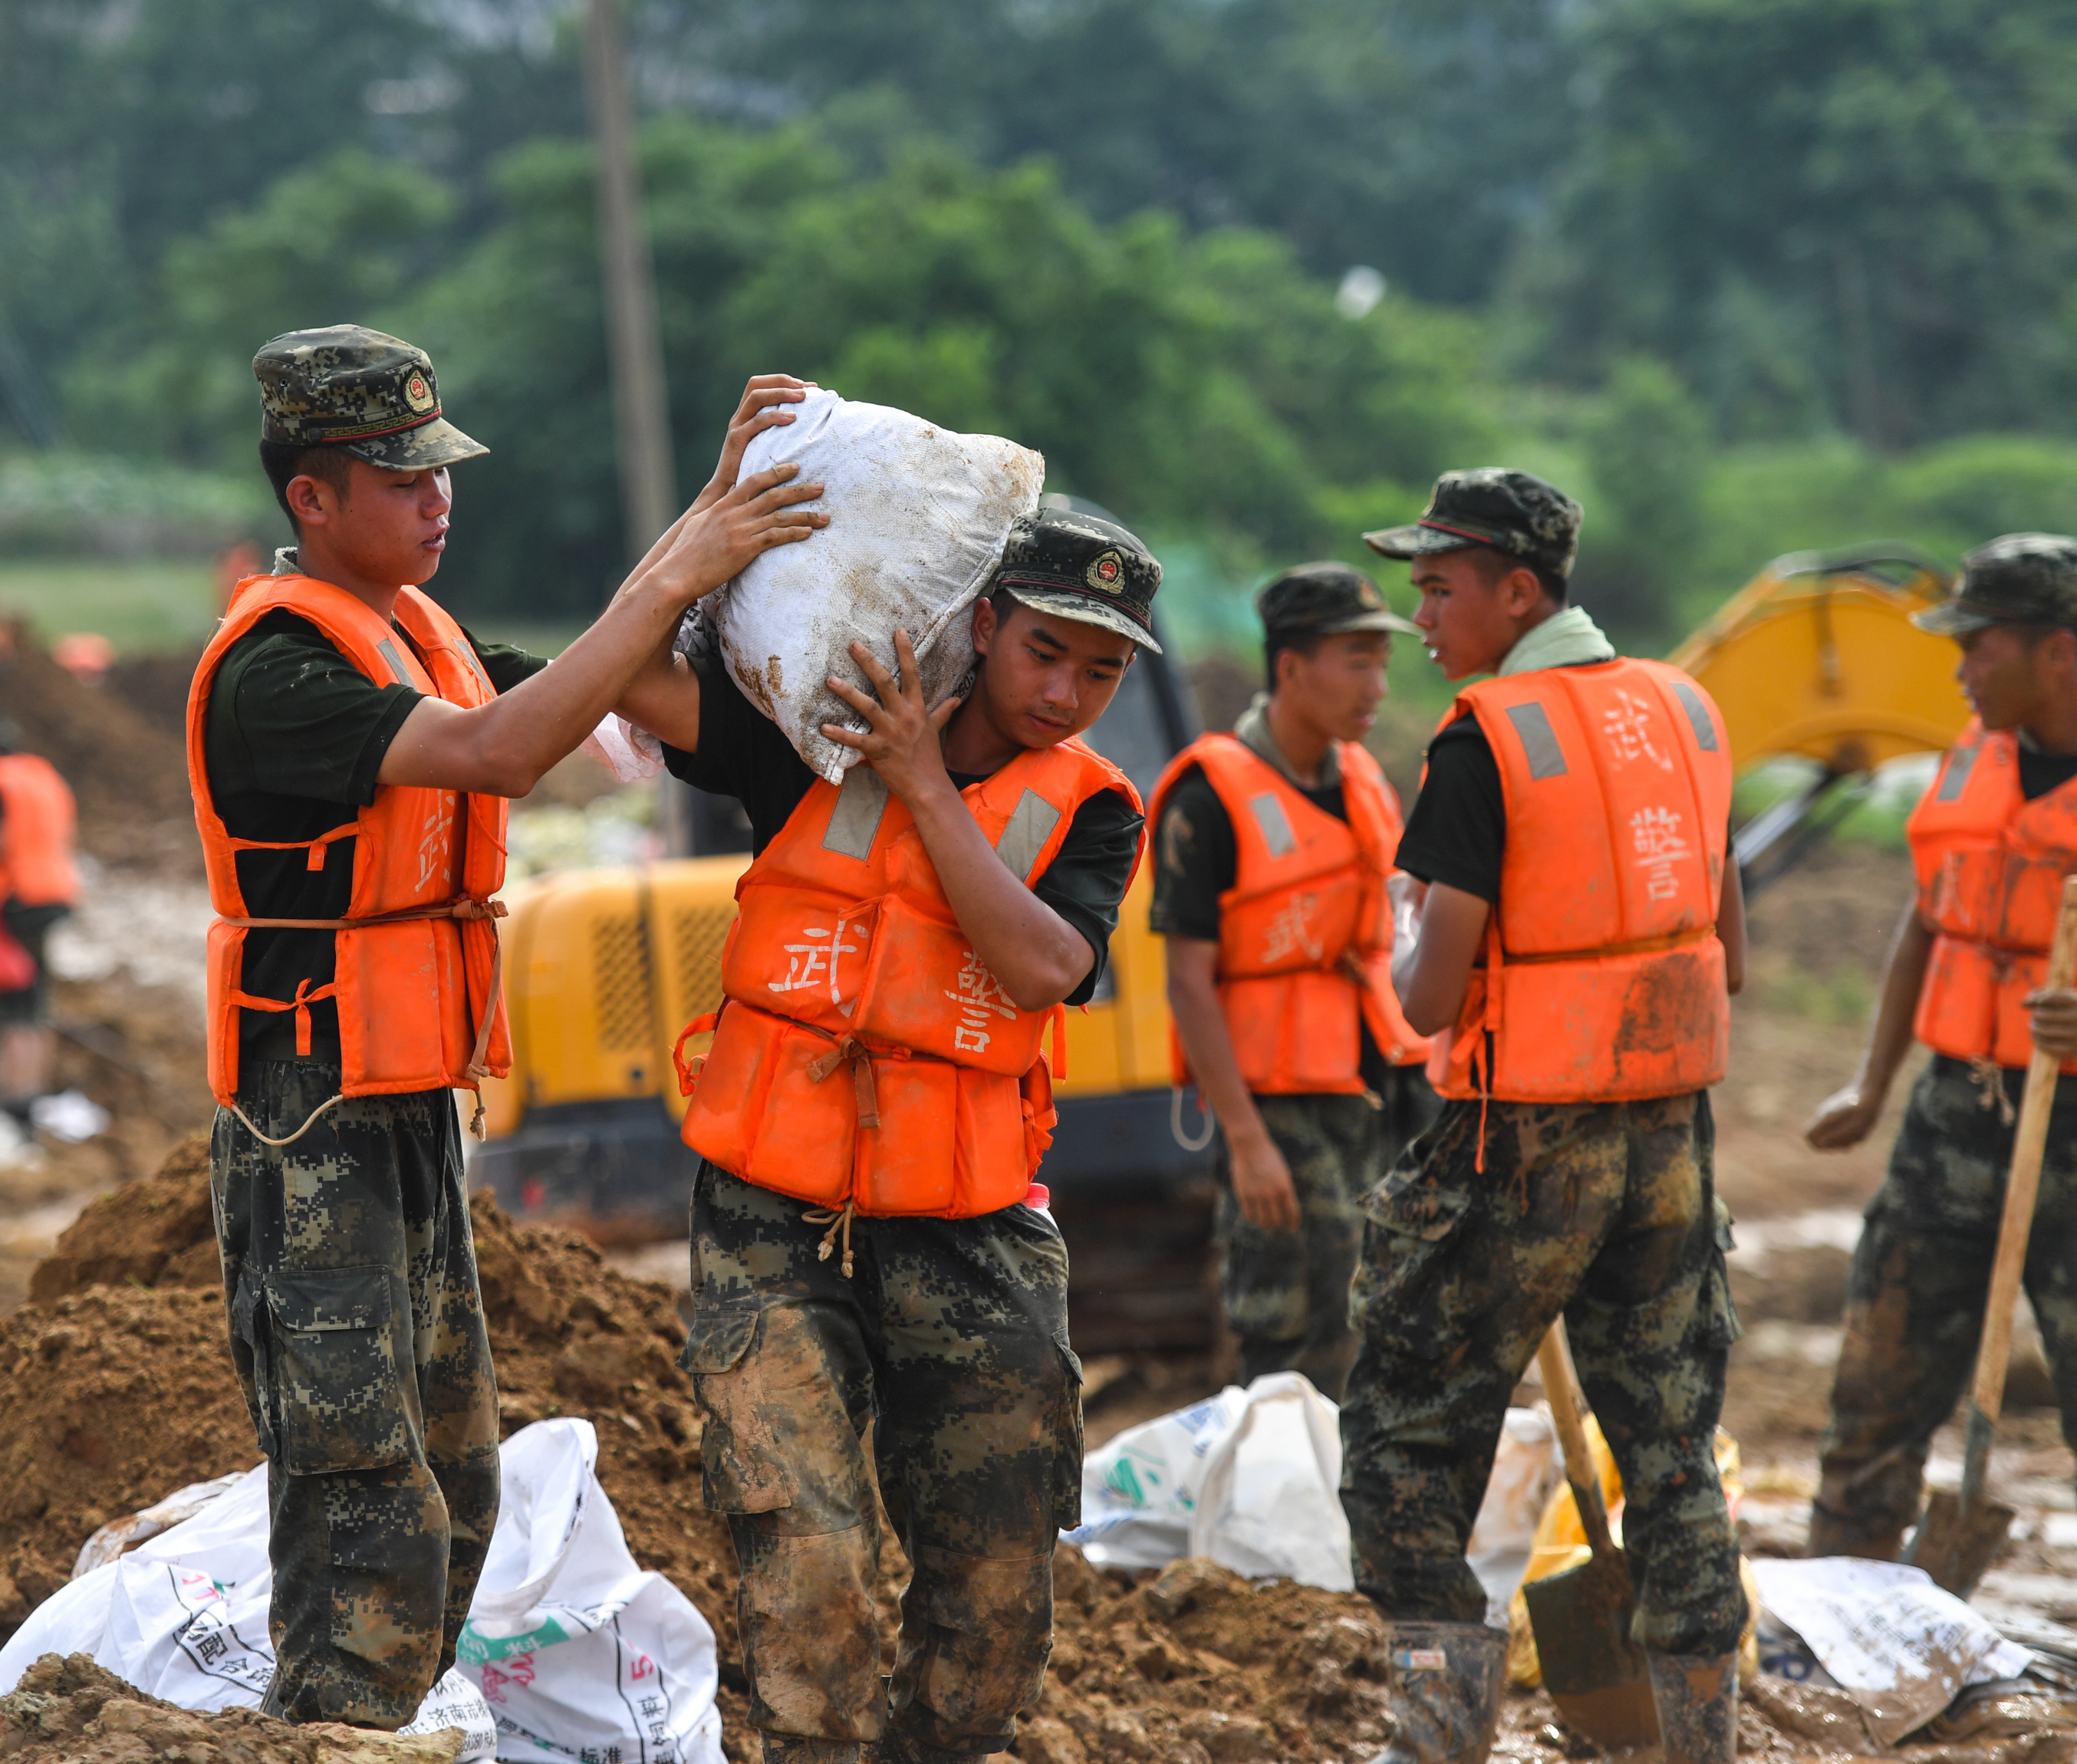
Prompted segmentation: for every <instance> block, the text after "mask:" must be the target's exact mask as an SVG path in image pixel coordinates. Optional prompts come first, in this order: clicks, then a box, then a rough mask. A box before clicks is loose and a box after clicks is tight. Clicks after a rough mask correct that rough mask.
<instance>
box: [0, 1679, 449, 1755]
mask: <svg viewBox="0 0 2077 1764" xmlns="http://www.w3.org/2000/svg"><path fill="white" fill-rule="evenodd" d="M459 1750H460V1730H459V1729H453V1728H450V1729H447V1730H445V1732H444V1733H438V1734H427V1735H425V1736H423V1737H415V1738H412V1739H402V1738H398V1737H396V1736H395V1735H393V1734H388V1733H364V1732H361V1731H360V1730H358V1729H354V1728H350V1727H336V1726H334V1725H333V1724H331V1723H329V1722H322V1723H318V1724H314V1725H313V1726H310V1727H291V1726H289V1724H288V1723H287V1722H286V1721H277V1720H273V1718H272V1717H271V1716H264V1715H262V1714H260V1712H259V1711H257V1710H256V1709H227V1710H225V1711H224V1712H223V1713H221V1714H219V1715H197V1714H195V1713H194V1712H191V1711H189V1710H187V1709H182V1708H175V1707H174V1705H173V1704H170V1703H161V1702H160V1700H158V1698H156V1697H155V1696H147V1695H144V1692H143V1691H139V1690H138V1689H136V1688H135V1687H133V1686H131V1685H128V1684H125V1683H123V1680H122V1679H119V1678H117V1677H116V1676H115V1675H114V1673H112V1672H109V1671H106V1670H103V1669H102V1667H100V1666H96V1665H95V1664H94V1662H93V1660H92V1659H90V1658H89V1657H88V1656H87V1655H85V1654H73V1655H72V1656H71V1657H70V1658H60V1657H59V1656H58V1655H56V1654H45V1655H44V1657H43V1658H42V1659H40V1660H39V1661H37V1662H36V1663H35V1665H34V1666H31V1667H30V1668H29V1670H28V1671H27V1673H25V1674H24V1675H23V1678H22V1682H21V1683H19V1685H17V1686H16V1687H15V1689H14V1690H13V1691H10V1692H9V1694H8V1695H6V1696H0V1757H5V1758H8V1759H10V1761H12V1764H86V1761H87V1760H89V1759H91V1760H92V1761H93V1764H148V1761H154V1760H157V1759H161V1758H163V1759H164V1760H166V1761H167V1764H198V1761H200V1760H202V1759H208V1760H210V1764H219V1761H220V1764H452V1759H453V1758H454V1756H455V1754H456V1752H457V1751H459Z"/></svg>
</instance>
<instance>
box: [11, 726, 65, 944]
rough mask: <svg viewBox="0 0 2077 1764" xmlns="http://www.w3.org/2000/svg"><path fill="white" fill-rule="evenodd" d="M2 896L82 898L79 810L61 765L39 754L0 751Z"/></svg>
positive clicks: (46, 902)
mask: <svg viewBox="0 0 2077 1764" xmlns="http://www.w3.org/2000/svg"><path fill="white" fill-rule="evenodd" d="M0 810H4V811H5V812H4V813H0V901H13V902H14V903H15V905H17V906H70V905H73V903H74V902H75V901H77V900H78V899H79V872H78V871H77V869H76V868H74V867H73V861H72V849H73V822H74V820H75V819H76V818H77V811H76V810H75V809H74V807H73V800H72V792H71V790H70V789H69V788H68V787H67V786H66V784H65V780H64V779H62V778H60V776H58V772H57V768H56V767H55V766H53V765H52V763H50V761H49V760H48V759H44V758H43V757H42V756H41V755H38V754H33V753H10V754H0Z"/></svg>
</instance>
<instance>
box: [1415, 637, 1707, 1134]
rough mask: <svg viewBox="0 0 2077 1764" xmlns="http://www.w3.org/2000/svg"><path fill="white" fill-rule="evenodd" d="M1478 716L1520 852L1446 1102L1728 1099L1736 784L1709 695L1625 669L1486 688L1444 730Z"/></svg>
mask: <svg viewBox="0 0 2077 1764" xmlns="http://www.w3.org/2000/svg"><path fill="white" fill-rule="evenodd" d="M1462 716H1473V717H1476V718H1477V719H1478V722H1479V725H1480V728H1481V729H1483V730H1484V732H1485V734H1486V738H1487V740H1488V743H1490V744H1491V746H1492V751H1493V756H1494V759H1495V761H1496V763H1497V764H1498V766H1499V768H1500V775H1501V791H1502V794H1503V796H1504V797H1505V802H1506V809H1507V837H1506V846H1505V854H1504V856H1503V859H1502V863H1501V893H1500V900H1499V902H1498V904H1497V905H1496V908H1495V910H1494V913H1493V917H1492V920H1491V921H1490V922H1489V925H1488V938H1487V950H1488V955H1487V960H1486V964H1485V965H1484V967H1480V968H1478V969H1475V970H1474V971H1473V972H1472V975H1471V983H1470V984H1469V986H1468V987H1467V990H1466V993H1465V998H1464V1004H1463V1009H1462V1010H1461V1011H1460V1012H1459V1016H1458V1019H1457V1021H1456V1023H1455V1026H1453V1027H1452V1028H1451V1031H1450V1033H1449V1034H1448V1035H1447V1036H1446V1037H1438V1038H1437V1045H1436V1050H1435V1053H1434V1057H1433V1058H1432V1059H1430V1063H1429V1075H1430V1078H1431V1079H1432V1080H1434V1084H1435V1087H1436V1088H1437V1089H1438V1090H1439V1091H1441V1092H1442V1093H1443V1094H1444V1095H1446V1096H1459V1097H1468V1096H1481V1095H1485V1096H1492V1097H1493V1098H1495V1099H1497V1100H1501V1101H1505V1102H1596V1101H1623V1100H1638V1099H1642V1098H1646V1097H1651V1096H1675V1095H1679V1094H1680V1093H1682V1092H1687V1091H1690V1090H1696V1089H1700V1088H1702V1087H1704V1086H1705V1085H1708V1084H1714V1083H1716V1082H1717V1080H1718V1079H1720V1078H1721V1076H1722V1075H1723V1073H1724V1067H1725V1063H1726V1060H1727V1059H1728V1056H1729V994H1728V992H1727V991H1726V988H1725V969H1724V950H1723V945H1722V944H1721V942H1719V940H1718V939H1717V936H1716V934H1715V926H1716V918H1717V906H1718V903H1719V901H1720V900H1721V893H1722V888H1723V870H1724V864H1725V847H1726V844H1727V835H1728V833H1729V818H1730V793H1731V767H1730V758H1729V751H1728V747H1727V743H1725V740H1724V738H1723V735H1722V732H1721V720H1720V719H1719V718H1718V717H1717V713H1716V709H1715V706H1714V705H1712V704H1711V703H1710V701H1709V697H1708V695H1707V694H1706V693H1704V692H1703V691H1702V689H1701V688H1700V687H1699V686H1698V685H1696V684H1695V682H1694V681H1692V680H1690V679H1688V676H1686V675H1684V674H1682V673H1680V672H1679V671H1678V670H1677V669H1675V668H1669V667H1667V666H1666V665H1665V664H1663V663H1660V662H1650V661H1638V660H1633V659H1627V658H1624V659H1617V660H1615V661H1612V662H1603V663H1597V664H1593V665H1591V666H1588V667H1583V668H1545V669H1540V670H1538V671H1537V672H1532V673H1527V674H1518V675H1513V676H1506V677H1505V678H1501V679H1495V680H1484V681H1482V682H1480V684H1477V685H1476V686H1473V687H1471V688H1469V689H1467V690H1466V691H1465V692H1463V693H1461V694H1460V695H1459V697H1458V699H1457V702H1456V704H1455V706H1454V707H1453V708H1452V709H1451V713H1450V715H1449V716H1447V717H1446V718H1444V719H1443V721H1444V723H1445V724H1447V723H1448V722H1452V721H1454V720H1455V718H1458V717H1462Z"/></svg>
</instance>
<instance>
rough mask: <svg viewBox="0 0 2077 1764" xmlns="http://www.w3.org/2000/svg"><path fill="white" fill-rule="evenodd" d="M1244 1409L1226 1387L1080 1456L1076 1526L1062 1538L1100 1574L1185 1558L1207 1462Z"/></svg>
mask: <svg viewBox="0 0 2077 1764" xmlns="http://www.w3.org/2000/svg"><path fill="white" fill-rule="evenodd" d="M1245 1408H1247V1392H1245V1391H1243V1390H1242V1389H1241V1387H1239V1386H1238V1384H1229V1385H1228V1386H1227V1387H1226V1388H1225V1389H1224V1390H1222V1391H1221V1392H1219V1394H1218V1395H1217V1396H1213V1397H1210V1398H1209V1399H1207V1400H1205V1401H1204V1402H1201V1403H1193V1404H1191V1405H1190V1406H1189V1407H1188V1408H1179V1409H1175V1410H1172V1411H1171V1412H1169V1413H1168V1414H1166V1415H1163V1416H1159V1417H1156V1418H1155V1420H1153V1421H1142V1422H1141V1423H1140V1424H1139V1425H1138V1426H1137V1427H1128V1428H1126V1429H1125V1430H1124V1431H1123V1432H1122V1433H1119V1434H1118V1435H1117V1436H1116V1437H1114V1438H1113V1439H1111V1440H1109V1441H1108V1442H1106V1443H1105V1444H1104V1445H1103V1446H1100V1447H1099V1448H1098V1449H1097V1450H1094V1451H1092V1452H1089V1453H1087V1454H1084V1457H1083V1458H1082V1522H1081V1524H1080V1526H1078V1527H1077V1528H1076V1529H1075V1530H1073V1531H1068V1532H1063V1533H1061V1536H1062V1537H1064V1538H1065V1539H1066V1540H1067V1541H1068V1542H1069V1543H1071V1544H1073V1545H1074V1546H1076V1548H1077V1549H1079V1550H1080V1551H1081V1552H1082V1554H1084V1555H1085V1556H1086V1557H1088V1559H1089V1560H1090V1561H1091V1562H1094V1563H1095V1564H1096V1565H1097V1566H1098V1567H1100V1568H1159V1567H1162V1566H1165V1565H1166V1564H1168V1563H1169V1562H1173V1561H1174V1560H1175V1559H1176V1558H1177V1557H1178V1556H1186V1555H1188V1554H1189V1553H1190V1516H1191V1514H1192V1513H1193V1511H1194V1510H1195V1509H1196V1507H1197V1496H1198V1495H1199V1494H1200V1493H1201V1492H1202V1491H1203V1489H1204V1486H1205V1467H1206V1464H1207V1461H1208V1460H1209V1458H1210V1456H1211V1454H1212V1451H1213V1448H1214V1447H1216V1446H1217V1445H1218V1444H1219V1442H1221V1441H1222V1440H1223V1439H1224V1438H1225V1437H1226V1435H1227V1434H1228V1433H1230V1432H1231V1431H1232V1430H1233V1427H1234V1423H1235V1422H1236V1421H1238V1420H1239V1418H1240V1416H1241V1412H1242V1410H1243V1409H1245Z"/></svg>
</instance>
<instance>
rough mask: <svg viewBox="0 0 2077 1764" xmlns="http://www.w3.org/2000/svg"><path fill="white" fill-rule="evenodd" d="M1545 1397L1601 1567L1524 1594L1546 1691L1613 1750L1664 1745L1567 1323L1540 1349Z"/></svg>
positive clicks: (1592, 1564)
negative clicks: (1633, 1630)
mask: <svg viewBox="0 0 2077 1764" xmlns="http://www.w3.org/2000/svg"><path fill="white" fill-rule="evenodd" d="M1536 1363H1537V1364H1538V1367H1541V1368H1542V1373H1543V1394H1544V1395H1545V1396H1546V1397H1548V1398H1549V1399H1550V1418H1551V1420H1552V1421H1555V1423H1556V1424H1557V1427H1558V1442H1559V1444H1560V1445H1561V1446H1563V1447H1564V1450H1565V1479H1566V1481H1567V1482H1568V1483H1571V1485H1572V1499H1573V1500H1574V1502H1575V1504H1577V1505H1578V1507H1579V1509H1580V1524H1581V1525H1583V1526H1584V1528H1585V1529H1586V1533H1587V1545H1588V1548H1589V1549H1591V1550H1592V1551H1593V1555H1592V1558H1591V1559H1590V1560H1588V1561H1586V1562H1581V1563H1580V1565H1579V1566H1578V1567H1576V1568H1567V1569H1566V1570H1564V1571H1563V1572H1562V1573H1559V1574H1554V1575H1547V1576H1546V1577H1545V1578H1544V1579H1541V1580H1532V1581H1530V1583H1528V1584H1527V1585H1525V1587H1523V1588H1522V1589H1521V1596H1522V1598H1523V1600H1525V1602H1526V1604H1528V1606H1529V1624H1530V1629H1533V1630H1534V1631H1535V1633H1536V1658H1537V1660H1538V1663H1539V1664H1540V1665H1541V1666H1542V1669H1543V1688H1544V1689H1545V1690H1546V1691H1549V1692H1550V1700H1551V1701H1552V1702H1553V1703H1555V1704H1557V1705H1558V1712H1559V1714H1560V1715H1562V1716H1564V1717H1565V1723H1566V1725H1567V1726H1568V1727H1570V1728H1572V1729H1575V1730H1576V1731H1577V1732H1579V1733H1584V1735H1585V1736H1586V1737H1588V1739H1590V1740H1592V1741H1595V1742H1596V1744H1597V1745H1602V1746H1605V1748H1607V1749H1609V1750H1610V1751H1612V1752H1613V1751H1620V1750H1621V1749H1623V1748H1624V1747H1625V1746H1635V1745H1657V1744H1658V1743H1659V1714H1658V1711H1657V1710H1656V1709H1655V1708H1654V1707H1653V1704H1652V1700H1651V1680H1650V1677H1649V1675H1647V1673H1646V1668H1645V1664H1644V1655H1643V1654H1642V1651H1641V1650H1639V1649H1638V1645H1637V1644H1636V1643H1635V1642H1634V1641H1631V1640H1630V1614H1631V1612H1632V1611H1633V1610H1634V1608H1635V1605H1636V1592H1635V1589H1634V1588H1633V1587H1632V1586H1631V1585H1630V1564H1629V1562H1626V1561H1625V1559H1624V1558H1623V1553H1622V1551H1621V1550H1619V1549H1617V1547H1616V1543H1615V1540H1614V1539H1613V1537H1610V1536H1609V1511H1608V1508H1607V1507H1606V1506H1605V1504H1603V1502H1602V1500H1601V1479H1600V1477H1599V1476H1598V1475H1596V1473H1595V1470H1594V1454H1593V1452H1592V1449H1591V1448H1590V1447H1589V1446H1588V1444H1587V1429H1586V1425H1585V1423H1584V1421H1582V1419H1581V1418H1580V1410H1581V1408H1582V1407H1583V1406H1584V1405H1583V1401H1582V1399H1581V1397H1580V1383H1579V1376H1578V1375H1577V1374H1576V1373H1575V1371H1573V1369H1572V1350H1571V1347H1570V1346H1568V1345H1567V1342H1566V1339H1565V1320H1564V1318H1563V1317H1559V1319H1558V1321H1556V1322H1555V1323H1553V1324H1552V1325H1550V1333H1549V1334H1548V1335H1546V1336H1545V1337H1544V1338H1543V1345H1542V1346H1541V1347H1540V1348H1538V1350H1536Z"/></svg>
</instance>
